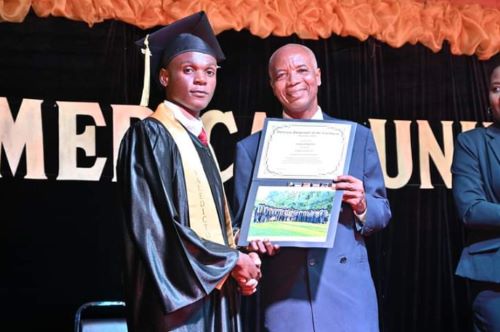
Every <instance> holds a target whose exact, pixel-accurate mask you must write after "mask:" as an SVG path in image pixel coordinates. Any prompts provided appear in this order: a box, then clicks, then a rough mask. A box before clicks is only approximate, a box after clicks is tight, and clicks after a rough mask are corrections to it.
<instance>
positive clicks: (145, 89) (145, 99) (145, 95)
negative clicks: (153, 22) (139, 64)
mask: <svg viewBox="0 0 500 332" xmlns="http://www.w3.org/2000/svg"><path fill="white" fill-rule="evenodd" d="M144 46H145V47H146V48H143V49H141V52H142V54H144V83H143V86H142V96H141V103H140V105H141V106H148V103H149V84H150V82H151V81H150V76H151V73H150V71H151V67H150V65H149V63H150V58H151V51H150V50H149V34H148V35H146V38H144Z"/></svg>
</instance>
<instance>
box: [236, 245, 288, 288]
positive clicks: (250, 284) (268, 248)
mask: <svg viewBox="0 0 500 332" xmlns="http://www.w3.org/2000/svg"><path fill="white" fill-rule="evenodd" d="M279 249H280V248H279V246H278V245H274V244H272V243H271V242H270V241H269V240H264V241H262V240H254V241H250V244H249V245H248V246H247V247H246V250H247V251H249V252H250V253H248V254H245V253H243V252H240V253H239V254H240V255H239V257H238V261H237V262H236V266H235V267H234V268H233V271H232V272H231V276H232V277H233V278H234V279H236V281H237V282H238V285H239V289H240V292H241V294H243V295H252V294H253V293H255V292H256V291H257V285H258V284H259V280H260V278H261V277H262V272H261V271H260V266H261V261H260V257H259V255H258V254H257V252H258V253H260V254H267V255H269V256H274V255H276V254H277V253H278V251H279Z"/></svg>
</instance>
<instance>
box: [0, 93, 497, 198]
mask: <svg viewBox="0 0 500 332" xmlns="http://www.w3.org/2000/svg"><path fill="white" fill-rule="evenodd" d="M42 102H43V101H42V100H33V99H24V100H22V103H21V106H20V108H19V111H18V113H17V116H16V119H15V120H14V117H13V115H12V111H11V109H10V107H9V104H8V101H7V98H5V97H0V150H2V152H3V153H4V154H5V159H6V160H7V164H8V165H9V167H10V170H11V172H12V174H15V173H16V171H17V169H18V167H19V163H20V162H21V159H22V157H23V154H25V156H26V176H25V178H26V179H47V176H46V174H45V166H44V162H45V157H44V153H45V150H44V143H43V142H44V140H43V123H42V122H43V118H42V107H41V106H42ZM57 104H58V105H59V154H58V156H59V173H58V176H57V180H83V181H97V180H99V179H100V178H101V176H102V173H103V170H104V166H105V163H106V161H107V160H108V159H109V158H111V156H104V157H97V156H96V147H97V144H99V142H96V126H99V127H105V126H107V124H106V123H105V120H104V117H103V114H102V110H101V109H100V107H99V104H98V103H85V102H57ZM111 107H112V110H113V115H112V117H113V120H112V121H113V123H112V127H113V133H112V135H113V156H112V159H113V179H112V181H116V175H115V171H114V168H115V165H116V159H117V155H118V150H119V146H120V141H121V139H122V137H123V135H124V134H125V132H126V131H127V129H128V128H129V126H130V123H131V119H132V118H137V119H143V118H145V117H146V116H148V115H149V114H151V113H152V111H151V110H150V109H149V108H147V107H142V106H138V105H111ZM79 116H87V117H90V118H92V119H93V120H94V123H95V125H89V126H86V127H85V129H84V131H83V133H80V134H78V133H77V122H78V117H79ZM265 118H266V113H264V112H256V113H254V117H253V122H252V129H251V131H252V133H254V132H256V131H259V130H261V129H262V127H263V123H264V120H265ZM202 120H203V122H204V125H205V128H206V129H207V133H208V136H209V137H210V133H211V131H212V129H213V128H214V127H215V126H216V125H217V124H219V123H220V124H223V125H224V126H225V127H226V128H227V130H228V132H229V133H230V134H234V133H237V132H238V128H237V126H236V122H235V117H234V114H233V112H230V111H229V112H222V111H220V110H208V111H206V112H205V113H204V114H203V116H202ZM369 122H370V128H371V130H372V133H373V136H374V139H375V145H376V147H377V151H378V153H379V156H380V162H381V165H382V171H383V174H384V178H385V183H386V186H387V188H389V189H398V188H401V187H403V186H405V185H407V184H408V182H409V180H410V178H411V176H412V174H413V169H414V167H413V160H412V148H418V150H419V151H418V153H419V165H420V167H419V171H420V174H419V175H420V188H421V189H432V188H434V187H433V184H432V181H431V175H430V167H431V166H430V164H431V159H432V162H433V164H434V165H435V167H436V169H437V170H438V173H439V175H440V176H441V178H442V180H443V182H444V184H445V185H446V187H447V188H451V172H450V166H451V161H452V157H453V141H454V137H453V131H452V124H453V122H452V121H441V128H442V138H441V139H439V142H442V147H443V148H441V147H440V144H438V140H437V139H436V137H435V135H434V133H433V132H432V129H431V128H430V125H429V122H428V121H427V120H417V126H418V147H417V146H413V147H412V141H411V132H410V126H411V123H412V121H408V120H394V130H395V145H394V147H392V146H391V147H389V148H388V147H387V145H386V144H387V142H386V140H387V138H386V136H387V135H386V125H387V123H388V120H385V119H369ZM477 124H478V123H477V122H474V121H460V129H461V131H462V132H464V131H467V130H471V129H473V128H475V127H476V126H477ZM490 124H491V122H483V123H481V125H482V126H484V127H486V126H488V125H490ZM78 149H82V150H83V151H84V152H85V155H86V156H87V157H94V163H93V165H92V166H91V167H78V165H77V155H78V154H77V151H78ZM394 149H395V153H396V163H397V174H396V175H395V176H389V175H388V174H387V156H388V154H389V153H394V152H388V151H394ZM387 150H388V151H387ZM232 176H233V164H232V163H231V165H230V166H229V167H227V168H226V169H225V170H223V171H222V180H223V182H226V181H227V180H229V179H231V178H232ZM0 177H1V174H0Z"/></svg>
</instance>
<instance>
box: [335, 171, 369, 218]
mask: <svg viewBox="0 0 500 332" xmlns="http://www.w3.org/2000/svg"><path fill="white" fill-rule="evenodd" d="M335 190H344V195H343V196H342V202H345V203H347V204H349V205H350V206H351V207H352V209H353V210H354V211H355V212H356V213H357V214H362V213H364V212H365V210H366V197H365V188H364V186H363V181H361V180H359V179H357V178H355V177H354V176H350V175H339V176H338V177H337V181H336V182H335Z"/></svg>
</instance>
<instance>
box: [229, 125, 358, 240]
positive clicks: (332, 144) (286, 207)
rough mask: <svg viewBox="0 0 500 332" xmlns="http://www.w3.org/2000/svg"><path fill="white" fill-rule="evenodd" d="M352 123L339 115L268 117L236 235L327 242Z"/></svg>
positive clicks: (333, 230) (344, 171) (335, 220)
mask: <svg viewBox="0 0 500 332" xmlns="http://www.w3.org/2000/svg"><path fill="white" fill-rule="evenodd" d="M356 127H357V124H356V123H353V122H350V121H342V120H334V119H332V120H291V119H274V118H267V119H266V120H265V122H264V127H263V130H262V132H261V137H260V141H259V147H258V152H257V159H256V164H255V167H254V170H253V174H252V183H251V185H250V190H249V193H248V197H247V201H246V204H245V210H244V213H243V220H242V224H241V228H240V235H239V239H238V245H239V246H246V245H248V243H249V242H250V241H252V240H257V239H260V240H266V239H267V240H270V241H271V242H272V243H274V244H277V245H280V246H282V247H303V248H331V247H333V243H334V240H335V234H336V230H337V224H338V218H339V214H340V210H341V205H342V195H343V192H342V191H340V190H335V189H334V186H333V182H334V180H335V179H336V177H337V176H338V175H342V174H348V170H349V166H350V160H351V155H352V146H353V140H354V135H355V132H356Z"/></svg>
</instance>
